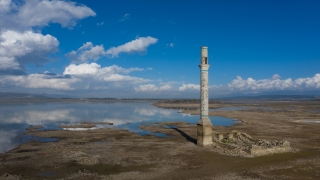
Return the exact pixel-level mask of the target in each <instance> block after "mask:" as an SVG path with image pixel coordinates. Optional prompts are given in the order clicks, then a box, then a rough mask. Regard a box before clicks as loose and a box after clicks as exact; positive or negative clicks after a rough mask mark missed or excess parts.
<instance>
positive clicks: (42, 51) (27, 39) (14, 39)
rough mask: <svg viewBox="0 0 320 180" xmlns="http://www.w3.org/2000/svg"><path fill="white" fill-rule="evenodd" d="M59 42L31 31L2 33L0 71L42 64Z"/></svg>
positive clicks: (0, 40)
mask: <svg viewBox="0 0 320 180" xmlns="http://www.w3.org/2000/svg"><path fill="white" fill-rule="evenodd" d="M58 45H59V41H58V40H57V39H56V38H55V37H53V36H51V35H42V34H40V33H34V32H32V31H25V32H22V33H21V32H17V31H12V30H6V31H3V32H2V33H1V34H0V71H1V70H5V69H16V70H17V69H22V68H23V65H25V64H27V63H35V64H43V63H44V62H46V61H48V59H49V58H48V54H50V53H53V52H56V51H57V49H58Z"/></svg>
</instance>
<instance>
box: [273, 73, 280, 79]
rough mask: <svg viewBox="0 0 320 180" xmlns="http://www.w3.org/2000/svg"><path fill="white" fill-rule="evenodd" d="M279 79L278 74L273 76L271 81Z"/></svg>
mask: <svg viewBox="0 0 320 180" xmlns="http://www.w3.org/2000/svg"><path fill="white" fill-rule="evenodd" d="M280 78H281V76H280V75H279V74H274V75H273V76H272V78H271V79H273V80H275V79H280Z"/></svg>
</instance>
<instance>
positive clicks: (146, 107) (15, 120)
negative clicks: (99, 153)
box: [0, 103, 233, 152]
mask: <svg viewBox="0 0 320 180" xmlns="http://www.w3.org/2000/svg"><path fill="white" fill-rule="evenodd" d="M198 120H199V117H198V116H192V115H189V114H180V113H178V111H177V110H174V109H160V108H157V107H155V106H152V105H151V104H150V103H35V104H7V105H6V104H1V105H0V152H4V151H7V150H9V149H12V148H14V147H16V146H17V145H18V143H19V142H20V141H19V140H18V137H17V135H18V134H19V133H21V132H23V131H25V128H26V127H28V126H30V125H33V126H34V125H39V126H44V127H45V128H49V129H52V128H57V127H58V126H59V125H60V124H76V123H80V122H84V121H86V122H108V123H113V126H106V125H104V124H101V125H98V127H100V128H103V127H110V128H121V129H127V130H129V131H131V132H136V133H139V134H146V133H151V132H147V131H144V130H141V129H140V128H138V126H140V125H141V122H159V121H161V122H166V121H180V122H181V121H184V122H189V123H196V122H197V121H198ZM215 122H216V123H217V124H218V125H221V122H223V123H224V120H222V121H221V122H220V121H216V120H213V119H212V123H213V124H214V123H215ZM232 123H233V122H232V120H231V122H228V123H227V124H228V125H230V124H232ZM215 125H216V124H215Z"/></svg>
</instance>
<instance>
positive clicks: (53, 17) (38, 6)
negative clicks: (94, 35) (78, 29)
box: [0, 0, 95, 75]
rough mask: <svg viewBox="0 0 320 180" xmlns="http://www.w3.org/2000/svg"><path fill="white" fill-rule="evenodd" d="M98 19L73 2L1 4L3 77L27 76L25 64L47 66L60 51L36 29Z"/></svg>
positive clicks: (4, 1)
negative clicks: (7, 75) (87, 19)
mask: <svg viewBox="0 0 320 180" xmlns="http://www.w3.org/2000/svg"><path fill="white" fill-rule="evenodd" d="M89 16H95V12H94V11H92V10H91V9H90V8H88V7H86V6H84V5H79V4H76V3H74V2H71V1H61V0H52V1H48V0H44V1H42V0H28V1H11V0H1V1H0V17H1V18H0V75H4V74H16V75H17V74H26V73H25V72H24V71H25V69H24V66H25V65H26V64H36V65H41V64H44V63H46V62H48V61H50V60H52V58H49V56H50V55H52V54H53V53H55V52H56V51H57V50H58V46H59V41H58V40H57V38H55V37H53V36H51V35H49V34H48V35H43V34H41V33H39V32H34V31H33V30H32V29H33V28H34V27H43V26H47V25H48V24H49V23H59V24H61V26H63V27H72V26H74V25H76V21H77V20H80V19H83V18H86V17H89Z"/></svg>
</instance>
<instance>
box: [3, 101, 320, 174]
mask: <svg viewBox="0 0 320 180" xmlns="http://www.w3.org/2000/svg"><path fill="white" fill-rule="evenodd" d="M161 103H162V105H163V104H165V108H170V107H173V108H181V109H183V108H184V109H188V110H184V113H190V114H198V110H196V109H197V108H198V107H199V104H198V102H196V101H194V102H190V103H180V102H175V101H170V102H161ZM179 104H180V105H181V106H179ZM185 104H188V107H187V108H186V106H185ZM155 105H156V106H159V107H162V105H161V104H159V103H158V104H155ZM228 106H250V107H260V108H253V109H246V110H241V111H215V112H210V115H212V116H224V117H230V118H236V119H238V120H240V121H241V123H239V124H236V125H233V126H231V127H214V128H213V129H214V130H215V131H219V132H231V131H232V130H237V131H241V132H245V133H247V134H249V135H251V136H252V137H253V138H256V139H270V140H284V139H285V140H288V141H289V142H290V143H291V147H293V148H296V149H298V151H297V152H294V153H281V154H272V155H267V156H261V157H255V158H245V157H239V156H226V155H222V154H219V153H216V152H214V151H212V150H211V149H209V148H205V147H198V146H197V145H196V144H195V139H196V125H191V124H186V123H171V124H170V125H175V126H176V127H177V128H176V129H170V128H165V126H162V125H154V126H143V127H141V128H142V129H148V130H150V131H154V132H161V133H166V134H168V135H169V136H170V137H168V138H160V137H154V136H139V135H137V134H135V133H131V132H128V131H125V130H119V129H98V130H89V131H35V130H34V128H31V129H30V131H29V133H31V134H33V135H36V136H40V137H56V138H59V139H60V140H59V141H57V142H50V143H39V142H30V143H27V144H23V145H21V146H19V147H17V148H15V149H13V150H11V151H9V152H7V153H3V154H0V179H70V180H71V179H77V180H82V179H320V151H319V149H320V131H319V128H320V123H305V122H303V121H301V122H299V121H296V120H304V119H320V113H319V112H318V110H320V102H268V103H265V102H264V103H259V102H257V103H254V104H252V103H250V104H246V103H242V104H241V103H240V104H229V103H227V102H224V103H220V102H219V103H215V102H211V105H210V107H211V108H217V107H228ZM309 110H315V111H314V112H310V111H309ZM164 124H165V125H168V124H167V123H164Z"/></svg>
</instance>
